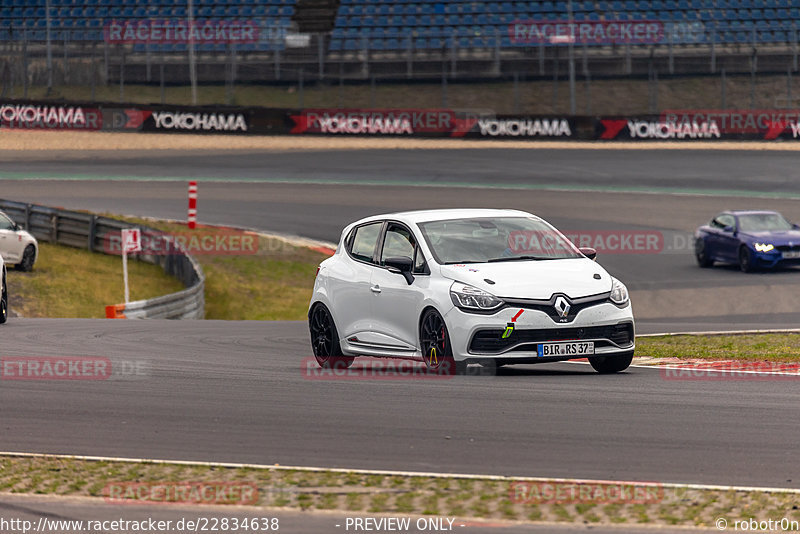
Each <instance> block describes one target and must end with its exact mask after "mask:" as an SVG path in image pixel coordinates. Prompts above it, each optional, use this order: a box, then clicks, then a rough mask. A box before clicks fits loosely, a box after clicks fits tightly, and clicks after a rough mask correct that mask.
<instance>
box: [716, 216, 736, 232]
mask: <svg viewBox="0 0 800 534" xmlns="http://www.w3.org/2000/svg"><path fill="white" fill-rule="evenodd" d="M717 221H719V223H720V225H721V226H720V227H719V228H720V229H722V228H725V227H726V226H733V227H734V228H736V219H735V218H734V216H733V215H720V216H719V217H717Z"/></svg>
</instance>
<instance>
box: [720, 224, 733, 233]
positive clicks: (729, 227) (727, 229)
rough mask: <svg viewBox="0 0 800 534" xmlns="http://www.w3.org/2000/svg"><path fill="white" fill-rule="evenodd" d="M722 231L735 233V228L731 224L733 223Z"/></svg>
mask: <svg viewBox="0 0 800 534" xmlns="http://www.w3.org/2000/svg"><path fill="white" fill-rule="evenodd" d="M722 231H723V232H727V233H729V234H732V233H733V231H734V229H733V226H731V225H728V226H726V227H725V228H723V229H722Z"/></svg>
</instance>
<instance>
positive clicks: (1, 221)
mask: <svg viewBox="0 0 800 534" xmlns="http://www.w3.org/2000/svg"><path fill="white" fill-rule="evenodd" d="M13 229H14V222H13V221H12V220H11V219H9V218H8V217H6V216H5V215H3V214H0V230H13Z"/></svg>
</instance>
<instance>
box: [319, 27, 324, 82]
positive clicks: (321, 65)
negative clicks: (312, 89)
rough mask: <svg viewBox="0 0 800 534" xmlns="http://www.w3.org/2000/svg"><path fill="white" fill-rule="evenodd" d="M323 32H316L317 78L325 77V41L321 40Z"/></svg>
mask: <svg viewBox="0 0 800 534" xmlns="http://www.w3.org/2000/svg"><path fill="white" fill-rule="evenodd" d="M323 39H324V37H323V34H321V33H318V34H317V62H318V65H317V68H318V72H317V76H318V77H319V79H320V80H321V79H323V78H324V77H325V43H324V42H323Z"/></svg>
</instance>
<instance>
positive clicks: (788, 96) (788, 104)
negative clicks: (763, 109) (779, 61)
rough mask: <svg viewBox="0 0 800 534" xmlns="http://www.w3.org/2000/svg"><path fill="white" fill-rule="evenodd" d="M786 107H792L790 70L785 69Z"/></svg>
mask: <svg viewBox="0 0 800 534" xmlns="http://www.w3.org/2000/svg"><path fill="white" fill-rule="evenodd" d="M786 107H787V108H791V107H792V68H791V67H789V68H788V69H786Z"/></svg>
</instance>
